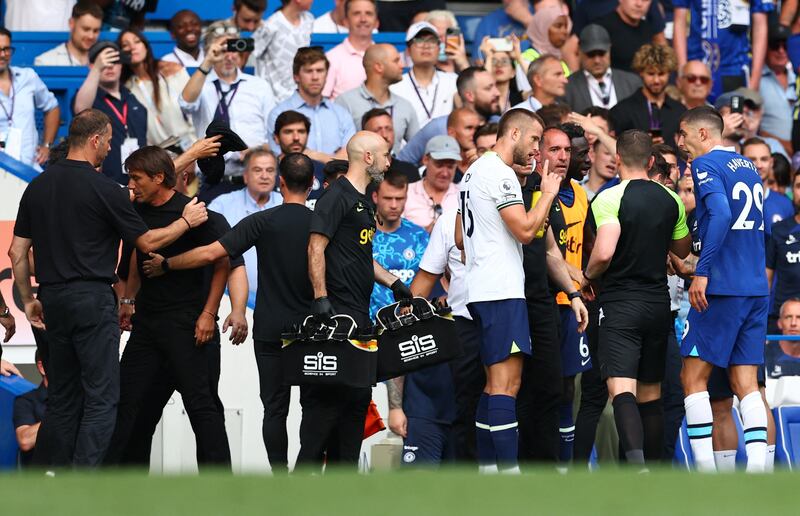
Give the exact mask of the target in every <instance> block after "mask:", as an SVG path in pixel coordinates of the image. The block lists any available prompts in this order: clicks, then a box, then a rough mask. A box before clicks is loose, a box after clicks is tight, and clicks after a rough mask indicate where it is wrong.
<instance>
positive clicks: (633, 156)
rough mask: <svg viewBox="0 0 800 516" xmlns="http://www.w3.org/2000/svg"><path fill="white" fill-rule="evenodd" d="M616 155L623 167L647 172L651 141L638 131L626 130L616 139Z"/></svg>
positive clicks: (644, 133) (648, 136) (651, 150)
mask: <svg viewBox="0 0 800 516" xmlns="http://www.w3.org/2000/svg"><path fill="white" fill-rule="evenodd" d="M617 154H619V159H620V160H621V161H622V163H623V164H624V165H625V166H628V167H631V168H638V169H642V170H647V165H648V163H650V156H651V155H652V154H653V139H652V138H651V137H650V135H649V134H647V133H646V132H644V131H640V130H639V129H628V130H627V131H624V132H623V133H622V134H621V135H619V138H618V139H617Z"/></svg>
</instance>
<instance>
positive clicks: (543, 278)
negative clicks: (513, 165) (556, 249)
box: [522, 174, 552, 300]
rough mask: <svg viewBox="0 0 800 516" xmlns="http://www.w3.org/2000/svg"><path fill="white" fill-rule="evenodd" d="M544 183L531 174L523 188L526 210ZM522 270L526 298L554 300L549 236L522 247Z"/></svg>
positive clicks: (537, 176)
mask: <svg viewBox="0 0 800 516" xmlns="http://www.w3.org/2000/svg"><path fill="white" fill-rule="evenodd" d="M541 182H542V178H541V176H539V174H531V176H530V177H528V182H527V183H526V184H525V186H524V187H522V200H523V201H524V203H525V210H530V209H531V204H532V201H533V193H534V192H536V191H539V190H540V188H539V185H540V184H541ZM522 268H523V270H524V271H525V298H526V299H528V300H531V299H544V298H552V295H551V294H550V288H549V286H548V280H547V234H546V233H545V235H544V237H542V238H534V239H533V240H531V242H530V243H529V244H525V245H523V246H522Z"/></svg>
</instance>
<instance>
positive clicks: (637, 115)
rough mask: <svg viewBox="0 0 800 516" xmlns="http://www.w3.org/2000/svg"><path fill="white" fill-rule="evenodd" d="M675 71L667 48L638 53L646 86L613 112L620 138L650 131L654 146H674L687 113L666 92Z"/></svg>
mask: <svg viewBox="0 0 800 516" xmlns="http://www.w3.org/2000/svg"><path fill="white" fill-rule="evenodd" d="M624 1H626V0H623V2H624ZM620 5H622V3H620ZM612 62H613V59H612ZM675 67H676V61H675V52H674V51H673V50H672V49H671V48H669V47H667V46H662V45H649V44H648V45H644V46H643V47H642V48H640V49H639V50H638V51H637V52H636V55H635V56H634V58H633V69H634V70H636V71H637V73H638V74H639V77H641V78H642V83H643V86H642V88H641V89H640V90H639V91H637V92H636V93H634V94H633V95H631V96H630V97H628V98H627V99H625V100H623V101H621V102H620V103H619V104H617V105H616V106H614V109H612V110H611V120H612V122H613V126H614V130H615V131H616V132H617V134H620V133H622V132H624V131H627V130H628V129H639V130H641V131H646V132H647V131H649V134H650V135H651V137H652V138H653V143H667V144H668V145H672V146H673V147H674V146H675V133H676V132H677V131H678V120H679V119H680V117H681V114H683V112H684V111H686V108H685V107H683V105H682V104H681V103H680V102H677V101H675V100H672V99H671V98H669V97H668V96H667V94H666V92H665V89H666V87H667V83H668V81H669V74H671V73H672V72H674V71H675Z"/></svg>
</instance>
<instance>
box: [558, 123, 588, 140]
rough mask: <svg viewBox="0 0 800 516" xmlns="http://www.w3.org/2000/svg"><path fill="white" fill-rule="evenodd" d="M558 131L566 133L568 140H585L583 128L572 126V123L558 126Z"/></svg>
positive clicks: (576, 125)
mask: <svg viewBox="0 0 800 516" xmlns="http://www.w3.org/2000/svg"><path fill="white" fill-rule="evenodd" d="M558 127H559V129H561V130H562V131H564V132H565V133H567V136H569V139H570V140H574V139H575V138H585V137H586V133H585V132H584V131H583V127H581V126H579V125H578V124H574V123H572V122H567V123H565V124H559V126H558Z"/></svg>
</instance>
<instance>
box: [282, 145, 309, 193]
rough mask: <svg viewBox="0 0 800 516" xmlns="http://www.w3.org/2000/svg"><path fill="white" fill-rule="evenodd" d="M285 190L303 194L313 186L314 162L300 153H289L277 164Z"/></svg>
mask: <svg viewBox="0 0 800 516" xmlns="http://www.w3.org/2000/svg"><path fill="white" fill-rule="evenodd" d="M278 171H280V174H281V177H282V178H283V182H284V183H286V189H287V190H289V191H290V192H293V193H303V192H305V191H306V190H308V189H309V188H311V187H312V185H313V184H314V162H313V161H311V158H309V157H308V156H306V155H305V154H303V153H301V152H290V153H288V154H287V155H285V156H284V157H283V159H282V160H281V162H280V164H278Z"/></svg>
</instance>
